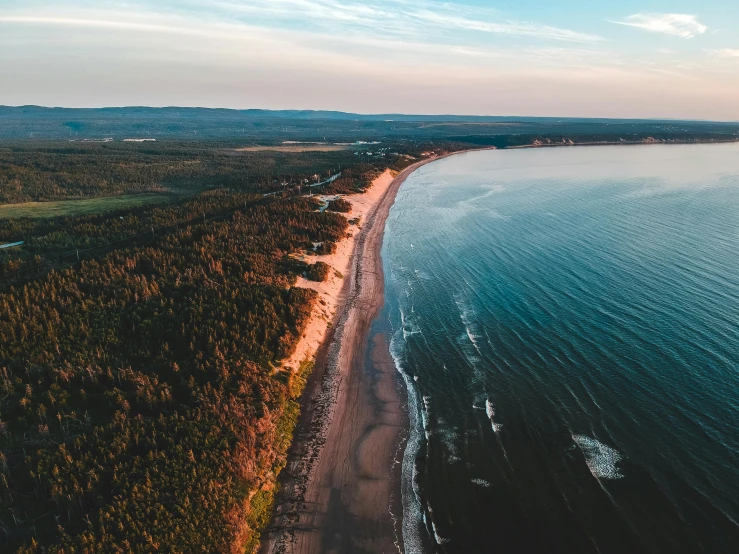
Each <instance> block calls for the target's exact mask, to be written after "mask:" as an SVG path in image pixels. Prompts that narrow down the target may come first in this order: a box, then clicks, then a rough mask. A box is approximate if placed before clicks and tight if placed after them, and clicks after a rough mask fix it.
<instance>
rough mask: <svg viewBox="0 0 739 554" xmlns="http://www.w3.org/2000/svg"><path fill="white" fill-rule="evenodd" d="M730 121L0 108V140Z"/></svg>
mask: <svg viewBox="0 0 739 554" xmlns="http://www.w3.org/2000/svg"><path fill="white" fill-rule="evenodd" d="M738 133H739V124H737V123H717V122H705V121H669V120H663V121H650V120H638V119H629V120H624V119H621V120H616V119H582V118H552V117H503V116H457V115H406V114H369V115H368V114H353V113H344V112H337V111H311V110H284V111H271V110H229V109H211V108H178V107H168V108H150V107H124V108H82V109H76V108H46V107H40V106H18V107H10V106H0V140H2V139H6V140H7V139H21V138H32V139H64V138H67V139H69V140H83V139H101V138H113V139H125V138H146V137H150V138H159V139H244V140H245V141H247V142H255V141H278V140H304V141H322V140H324V139H325V140H330V141H340V140H350V141H354V140H368V139H378V138H412V139H419V140H439V139H452V140H459V139H465V138H466V137H473V138H475V139H476V140H475V142H479V141H480V140H481V139H484V138H485V137H499V136H503V135H517V136H521V135H526V136H544V135H546V136H570V135H599V136H605V135H608V136H611V137H612V136H620V135H624V136H630V137H633V136H635V135H639V136H647V135H660V136H661V137H665V136H670V137H672V136H675V137H678V136H679V137H682V138H684V137H685V136H688V135H696V134H701V135H705V134H711V135H716V136H729V137H730V136H736V135H737V134H738Z"/></svg>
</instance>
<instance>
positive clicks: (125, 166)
mask: <svg viewBox="0 0 739 554" xmlns="http://www.w3.org/2000/svg"><path fill="white" fill-rule="evenodd" d="M353 163H355V157H354V156H353V153H352V152H351V151H349V150H346V151H336V152H305V153H286V152H245V151H236V150H235V149H234V147H233V145H229V144H220V143H194V142H193V143H168V142H162V143H144V144H139V143H134V144H131V143H121V142H111V143H103V144H98V143H43V142H42V143H25V142H22V143H11V144H2V143H0V203H5V204H8V203H20V202H30V201H44V200H60V199H75V198H92V197H97V196H113V195H119V194H131V193H145V192H146V193H148V192H175V193H192V192H198V191H202V190H204V189H209V188H230V189H231V190H235V191H239V192H271V191H277V190H281V189H282V188H283V183H288V184H289V183H296V184H297V183H299V182H300V181H301V179H303V178H307V177H309V176H312V175H313V174H315V173H318V174H319V175H323V174H325V175H328V172H329V171H333V172H337V171H338V170H339V168H341V167H347V166H349V165H351V164H353Z"/></svg>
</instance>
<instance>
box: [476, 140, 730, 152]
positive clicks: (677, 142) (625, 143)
mask: <svg viewBox="0 0 739 554" xmlns="http://www.w3.org/2000/svg"><path fill="white" fill-rule="evenodd" d="M735 143H739V137H737V138H735V139H732V140H671V141H662V140H655V141H653V142H651V141H644V140H628V141H626V140H624V141H619V142H607V141H601V142H598V141H596V142H574V143H567V142H554V143H546V142H544V143H541V144H522V145H520V146H506V147H505V148H498V150H524V149H527V148H558V147H570V148H572V147H577V146H660V145H661V146H673V145H675V146H677V145H689V144H735ZM466 152H469V150H466Z"/></svg>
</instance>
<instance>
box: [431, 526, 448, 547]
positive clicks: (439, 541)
mask: <svg viewBox="0 0 739 554" xmlns="http://www.w3.org/2000/svg"><path fill="white" fill-rule="evenodd" d="M431 528H432V529H433V530H434V540H435V541H436V544H447V543H448V542H449V539H445V538H444V537H441V536H440V535H439V532H438V531H437V529H436V523H434V522H433V521H432V522H431Z"/></svg>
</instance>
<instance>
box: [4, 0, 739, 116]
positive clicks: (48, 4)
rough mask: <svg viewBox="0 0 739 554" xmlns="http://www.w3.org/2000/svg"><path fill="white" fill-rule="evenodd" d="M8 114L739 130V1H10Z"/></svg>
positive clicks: (6, 18)
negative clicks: (137, 108)
mask: <svg viewBox="0 0 739 554" xmlns="http://www.w3.org/2000/svg"><path fill="white" fill-rule="evenodd" d="M0 104H4V105H27V104H37V105H45V106H67V107H100V106H130V105H147V106H204V107H223V108H264V109H326V110H341V111H350V112H358V113H424V114H465V115H466V114H474V115H503V116H516V115H518V116H561V117H565V116H569V117H643V118H680V119H711V120H722V121H739V1H737V0H702V1H697V0H669V1H668V0H620V1H618V2H616V1H611V0H556V1H553V0H488V1H483V0H455V1H452V2H437V1H433V0H128V1H110V0H94V1H92V0H63V1H60V0H56V1H54V0H0Z"/></svg>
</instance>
